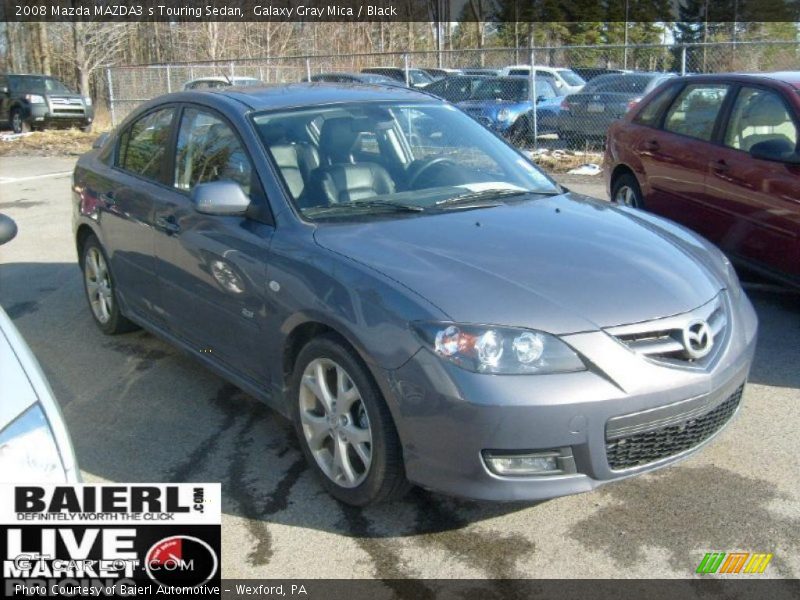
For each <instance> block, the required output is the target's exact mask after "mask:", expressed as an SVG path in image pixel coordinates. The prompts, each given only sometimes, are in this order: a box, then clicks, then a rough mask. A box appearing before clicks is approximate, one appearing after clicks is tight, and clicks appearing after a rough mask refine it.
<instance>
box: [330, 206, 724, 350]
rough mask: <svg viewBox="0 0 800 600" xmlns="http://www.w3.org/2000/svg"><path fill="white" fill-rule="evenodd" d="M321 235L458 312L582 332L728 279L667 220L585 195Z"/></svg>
mask: <svg viewBox="0 0 800 600" xmlns="http://www.w3.org/2000/svg"><path fill="white" fill-rule="evenodd" d="M315 238H316V240H317V243H318V244H319V245H321V246H322V247H324V248H327V249H329V250H331V251H333V252H336V253H339V254H341V255H344V256H347V257H349V258H350V259H352V260H355V261H358V262H360V263H362V264H364V265H366V266H368V267H371V268H372V269H374V270H376V271H379V272H381V273H383V274H384V275H385V276H387V277H389V278H391V279H393V280H395V281H397V282H399V283H401V284H402V285H404V286H406V287H408V288H410V289H411V290H413V291H414V292H416V293H418V294H419V295H421V296H423V297H424V298H425V299H427V300H428V301H429V302H430V303H432V304H433V305H435V306H436V307H437V308H439V309H440V310H441V311H442V312H444V313H445V314H446V315H447V316H448V317H449V318H450V319H452V320H453V321H457V322H467V323H490V324H499V325H509V326H520V327H529V328H533V329H540V330H544V331H549V332H551V333H559V334H565V333H573V332H578V331H590V330H594V329H598V328H603V327H610V326H614V325H621V324H627V323H636V322H640V321H647V320H651V319H656V318H661V317H665V316H669V315H673V314H678V313H682V312H687V311H689V310H692V309H694V308H697V307H698V306H700V305H702V304H704V303H705V302H707V301H709V300H710V299H711V298H713V297H714V296H715V295H716V294H717V293H718V292H719V290H720V289H721V288H723V287H724V282H723V281H722V280H721V278H719V277H718V276H716V275H715V273H716V271H715V269H714V266H713V260H712V258H711V257H710V255H706V254H707V253H704V252H697V247H696V245H695V246H692V244H691V243H689V242H687V241H684V240H682V239H681V237H680V236H679V235H677V234H675V233H674V232H670V231H668V230H667V229H665V228H662V227H659V226H658V224H657V223H653V222H647V221H643V220H640V219H638V218H637V217H636V216H635V215H633V214H629V213H627V212H626V211H624V210H619V209H617V208H616V207H614V206H613V205H611V204H608V203H606V202H600V201H595V200H591V199H589V198H586V197H583V196H579V195H576V194H571V193H570V194H563V195H560V196H555V197H545V198H540V199H534V200H529V201H524V202H514V203H513V204H511V203H509V204H504V205H501V206H497V207H492V208H484V209H480V210H462V211H452V212H446V213H440V214H436V215H428V216H425V215H420V216H416V217H408V218H395V219H382V218H377V219H375V220H372V221H369V222H360V223H347V224H327V225H323V226H320V227H319V228H317V230H316V232H315Z"/></svg>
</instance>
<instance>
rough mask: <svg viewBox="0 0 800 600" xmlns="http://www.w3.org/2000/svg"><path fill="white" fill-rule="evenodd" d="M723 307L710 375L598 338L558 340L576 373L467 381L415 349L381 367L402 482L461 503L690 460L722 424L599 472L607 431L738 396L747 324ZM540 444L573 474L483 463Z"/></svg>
mask: <svg viewBox="0 0 800 600" xmlns="http://www.w3.org/2000/svg"><path fill="white" fill-rule="evenodd" d="M729 306H731V313H732V314H731V330H730V335H729V336H728V337H727V339H726V341H725V344H726V346H725V347H724V349H723V350H722V351H721V352H720V354H719V356H718V358H717V359H716V361H715V363H714V364H713V367H712V368H711V369H710V370H708V371H705V370H702V369H683V368H676V367H668V366H665V365H664V364H663V363H659V362H656V361H651V360H649V359H647V358H643V357H641V356H640V355H637V354H635V353H633V352H631V351H630V350H629V349H628V348H626V347H624V346H623V345H622V344H620V343H619V342H617V341H616V340H615V339H614V338H612V337H611V336H609V335H607V334H605V333H603V332H589V333H580V334H575V335H570V336H564V337H563V339H564V340H565V341H566V342H567V343H569V344H570V345H571V346H572V347H573V348H575V349H576V350H577V351H578V352H580V353H581V354H582V355H583V356H584V357H586V358H588V359H589V360H590V361H591V366H590V368H589V370H587V371H584V372H580V373H569V374H555V375H539V376H536V375H520V376H509V375H483V374H475V373H470V372H468V371H465V370H463V369H460V368H458V367H456V366H455V365H452V364H450V363H448V362H446V361H443V360H441V359H440V358H439V357H437V356H435V355H434V354H433V353H431V352H430V351H428V350H424V349H423V350H420V351H419V352H418V353H417V354H416V355H415V356H414V357H413V358H412V359H411V360H409V361H408V362H407V363H406V364H405V365H404V366H403V367H401V368H400V369H397V370H393V371H386V372H385V373H384V374H385V380H384V381H383V382H382V383H383V384H384V385H385V386H386V390H385V391H386V392H387V397H389V398H390V406H391V408H392V410H393V413H394V417H395V422H396V423H397V426H398V431H399V433H400V438H401V440H402V443H403V449H404V457H405V465H406V473H407V476H408V478H409V479H410V480H411V481H412V482H414V483H416V484H418V485H421V486H422V487H425V488H428V489H432V490H435V491H440V492H444V493H447V494H451V495H455V496H461V497H467V498H474V499H482V500H498V501H512V500H542V499H548V498H553V497H556V496H563V495H567V494H574V493H578V492H585V491H589V490H591V489H593V488H595V487H597V486H599V485H602V484H604V483H607V482H609V481H614V480H617V479H622V478H625V477H629V476H632V475H636V474H639V473H643V472H646V471H651V470H653V469H656V468H660V467H663V466H666V465H669V464H672V463H674V462H676V461H678V460H681V459H683V458H685V457H687V456H689V455H691V454H692V453H694V452H695V451H697V450H698V449H699V448H701V447H702V446H704V445H705V444H706V443H708V442H709V441H710V440H711V439H712V438H713V437H714V436H715V435H716V434H717V433H718V432H719V431H721V429H723V428H724V424H723V425H721V426H720V427H719V428H718V429H715V430H714V432H713V435H710V436H709V437H706V438H704V439H703V440H702V441H700V442H699V443H697V444H695V445H693V446H691V447H690V448H688V449H684V450H681V451H680V452H678V453H675V454H672V455H670V456H667V457H664V458H660V459H658V460H655V461H652V462H648V463H647V464H641V465H638V466H634V467H631V468H622V469H616V470H615V469H612V468H611V466H610V465H609V459H608V456H607V447H606V446H607V443H608V440H607V435H608V433H607V430H608V431H609V432H612V433H613V432H616V433H615V434H618V433H619V432H620V431H631V432H634V433H635V432H637V431H642V430H645V431H646V430H647V429H648V424H649V423H652V424H653V428H655V426H656V425H655V424H661V425H663V424H665V423H667V424H669V423H672V424H675V423H678V424H679V426H681V427H683V425H684V424H685V423H686V422H687V421H688V420H689V419H691V418H695V417H697V416H698V415H705V414H707V413H708V412H711V411H713V410H715V409H716V408H717V407H719V406H720V405H722V404H723V403H724V402H725V401H726V400H729V399H730V398H731V397H732V396H733V395H735V394H736V393H737V390H739V388H740V387H741V386H742V385H743V384H744V382H745V381H746V379H747V375H748V372H749V369H750V364H751V362H752V358H753V354H754V351H755V338H756V329H757V320H756V317H755V313H754V311H753V309H752V306H751V304H750V302H749V300H747V298H746V296H744V294H742V295H741V297H740V299H739V300H738V301H737V302H736V303H735V305H734V304H733V303H731V304H730V305H729ZM736 410H738V406H736V407H735V409H734V410H733V412H736ZM620 417H622V418H620ZM625 428H628V429H625ZM549 449H562V450H563V449H566V450H568V453H569V454H570V455H571V456H572V457H574V465H575V472H574V473H568V474H561V475H541V476H498V475H496V474H494V473H492V472H491V471H490V470H489V469H488V468H487V466H486V464H485V462H484V460H483V457H482V452H483V451H484V450H505V451H520V450H530V451H537V450H549Z"/></svg>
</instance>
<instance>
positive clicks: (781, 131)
mask: <svg viewBox="0 0 800 600" xmlns="http://www.w3.org/2000/svg"><path fill="white" fill-rule="evenodd" d="M726 125H727V126H726V128H725V129H724V131H723V132H722V135H721V140H722V145H720V146H717V147H715V148H714V150H713V152H712V153H711V154H710V155H709V156H708V157H706V162H707V164H708V179H707V189H708V206H709V208H710V209H711V210H713V211H714V212H715V213H716V214H717V215H718V217H717V221H718V222H719V223H724V224H725V227H724V228H723V227H720V228H719V229H718V231H717V237H716V238H715V241H716V242H717V243H718V244H719V245H720V246H721V247H722V248H723V249H725V250H726V251H728V252H731V253H733V254H736V255H738V256H740V257H743V258H746V259H749V260H752V261H754V262H756V263H758V264H760V265H762V266H764V267H767V268H770V269H775V270H778V271H781V272H782V273H786V274H789V275H792V276H795V277H800V166H798V165H791V164H786V163H781V162H775V161H769V160H760V159H757V158H753V157H752V156H751V155H750V150H751V149H752V148H753V146H755V145H756V144H759V143H764V142H768V143H769V142H771V143H779V144H782V145H785V146H786V148H787V151H789V152H794V151H796V150H797V147H798V139H800V136H799V135H798V131H799V130H800V128H798V119H797V115H796V114H795V111H794V109H793V107H792V106H791V104H790V103H789V102H788V101H787V99H786V98H785V97H784V96H783V94H782V92H781V91H780V90H778V89H775V88H771V87H761V86H753V85H744V86H742V87H741V88H739V90H738V93H737V94H736V98H735V100H734V102H733V103H732V105H731V110H730V113H729V117H728V119H727V123H726Z"/></svg>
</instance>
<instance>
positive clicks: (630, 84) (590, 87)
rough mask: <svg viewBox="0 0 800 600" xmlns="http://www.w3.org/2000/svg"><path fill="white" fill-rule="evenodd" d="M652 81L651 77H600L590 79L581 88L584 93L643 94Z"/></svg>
mask: <svg viewBox="0 0 800 600" xmlns="http://www.w3.org/2000/svg"><path fill="white" fill-rule="evenodd" d="M653 79H654V77H652V76H642V75H601V76H600V77H596V78H595V79H592V80H591V81H590V82H589V83H588V84H587V85H586V87H585V88H583V91H584V92H586V93H590V92H595V93H597V92H612V93H619V94H643V93H644V92H645V90H646V89H647V86H648V85H649V84H650V82H651V81H653Z"/></svg>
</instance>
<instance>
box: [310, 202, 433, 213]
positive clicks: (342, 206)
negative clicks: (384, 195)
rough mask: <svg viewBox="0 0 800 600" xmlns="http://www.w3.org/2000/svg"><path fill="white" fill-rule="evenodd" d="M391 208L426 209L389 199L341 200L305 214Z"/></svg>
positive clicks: (394, 210) (398, 209) (393, 209)
mask: <svg viewBox="0 0 800 600" xmlns="http://www.w3.org/2000/svg"><path fill="white" fill-rule="evenodd" d="M375 209H378V210H389V211H391V212H414V213H416V212H423V211H424V210H425V209H424V208H422V207H421V206H416V205H413V204H400V203H398V202H391V201H389V200H355V201H351V202H339V203H337V204H330V205H328V206H319V207H314V208H309V209H307V210H305V211H304V213H303V214H305V215H306V216H310V217H316V216H320V215H327V214H331V213H338V212H353V211H361V210H375Z"/></svg>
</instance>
